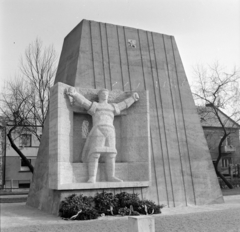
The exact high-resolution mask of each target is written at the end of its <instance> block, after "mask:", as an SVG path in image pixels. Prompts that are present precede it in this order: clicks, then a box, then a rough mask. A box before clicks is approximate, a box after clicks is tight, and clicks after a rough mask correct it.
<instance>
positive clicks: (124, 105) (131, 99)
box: [117, 92, 139, 111]
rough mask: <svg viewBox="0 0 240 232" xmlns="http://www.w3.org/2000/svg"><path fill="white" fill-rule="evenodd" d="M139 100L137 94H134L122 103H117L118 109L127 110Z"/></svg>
mask: <svg viewBox="0 0 240 232" xmlns="http://www.w3.org/2000/svg"><path fill="white" fill-rule="evenodd" d="M138 100H139V95H138V93H136V92H134V93H133V94H132V96H131V97H129V98H126V99H125V100H124V101H122V102H120V103H118V104H117V105H118V108H119V110H120V111H122V110H124V109H127V108H129V107H130V106H131V105H132V104H133V103H134V102H136V101H138Z"/></svg>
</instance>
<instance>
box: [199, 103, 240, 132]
mask: <svg viewBox="0 0 240 232" xmlns="http://www.w3.org/2000/svg"><path fill="white" fill-rule="evenodd" d="M217 110H218V115H219V116H220V118H221V121H222V122H223V124H224V125H225V127H226V128H236V129H237V128H238V129H240V125H239V124H238V123H237V122H236V121H234V120H233V119H232V118H230V117H229V116H228V115H226V114H225V113H224V112H223V111H222V110H220V109H217ZM197 111H198V114H199V116H200V120H201V124H202V126H204V127H222V126H221V124H220V122H219V120H218V118H217V116H216V114H215V113H214V109H213V107H211V106H197Z"/></svg>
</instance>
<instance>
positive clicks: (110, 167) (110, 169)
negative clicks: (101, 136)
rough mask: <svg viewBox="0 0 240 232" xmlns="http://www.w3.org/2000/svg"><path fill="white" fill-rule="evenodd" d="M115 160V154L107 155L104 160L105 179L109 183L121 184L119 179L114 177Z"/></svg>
mask: <svg viewBox="0 0 240 232" xmlns="http://www.w3.org/2000/svg"><path fill="white" fill-rule="evenodd" d="M115 159H116V154H108V155H107V157H106V158H105V162H106V174H107V179H108V181H110V182H123V181H122V180H121V179H119V178H117V177H115Z"/></svg>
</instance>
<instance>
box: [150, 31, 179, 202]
mask: <svg viewBox="0 0 240 232" xmlns="http://www.w3.org/2000/svg"><path fill="white" fill-rule="evenodd" d="M151 36H152V43H153V51H154V59H155V65H156V69H157V79H158V90H159V96H160V104H161V111H162V121H163V131H164V136H165V146H166V150H167V158H168V169H169V175H170V183H171V189H172V195H173V202H174V204H175V201H174V193H173V183H172V174H171V163H170V158H169V150H168V144H167V133H166V126H165V125H166V123H165V118H164V113H163V100H162V94H161V89H160V77H159V74H158V64H157V57H156V50H155V44H154V43H155V42H154V39H153V33H151ZM159 131H160V127H159ZM162 159H163V167H164V174H165V162H164V158H162ZM165 175H166V174H165ZM165 182H166V191H167V192H168V186H167V181H166V177H165Z"/></svg>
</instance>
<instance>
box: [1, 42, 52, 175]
mask: <svg viewBox="0 0 240 232" xmlns="http://www.w3.org/2000/svg"><path fill="white" fill-rule="evenodd" d="M55 62H56V52H55V50H54V48H53V46H50V47H47V48H43V45H42V42H41V41H40V40H39V39H36V40H35V41H34V43H32V44H30V45H29V46H28V47H27V49H26V50H25V54H24V57H23V58H21V62H20V76H18V77H16V78H15V80H12V81H9V82H7V83H6V88H5V90H4V92H3V93H2V94H1V106H0V110H1V111H2V116H3V118H4V119H5V121H6V122H7V128H8V130H7V137H8V139H9V142H10V145H11V146H12V148H13V149H14V150H15V151H16V152H17V153H18V155H19V156H20V157H21V158H22V159H23V160H24V162H25V163H26V165H27V166H28V167H29V169H30V171H31V172H33V171H34V169H33V166H32V165H31V163H30V162H29V161H28V159H27V158H26V157H25V155H24V154H23V153H22V151H21V149H20V148H19V147H18V146H17V145H16V143H15V141H16V139H17V138H18V137H19V135H21V134H23V133H24V132H30V133H31V134H34V136H35V137H36V138H37V139H38V140H39V141H40V139H41V137H40V136H41V135H40V134H39V131H38V128H39V127H41V128H42V129H43V127H44V122H45V119H46V115H47V110H48V104H49V94H50V87H51V85H52V83H53V81H54V80H53V79H54V76H55V73H56V65H55Z"/></svg>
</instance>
